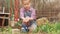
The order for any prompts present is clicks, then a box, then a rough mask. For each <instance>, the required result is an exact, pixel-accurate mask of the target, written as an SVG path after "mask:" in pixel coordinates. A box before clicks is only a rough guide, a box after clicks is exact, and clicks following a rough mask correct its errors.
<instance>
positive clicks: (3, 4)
mask: <svg viewBox="0 0 60 34" xmlns="http://www.w3.org/2000/svg"><path fill="white" fill-rule="evenodd" d="M31 4H32V7H33V8H35V9H36V14H37V15H36V16H37V19H38V18H42V17H47V18H48V19H49V21H50V22H56V21H60V0H31ZM21 7H22V3H21V0H0V16H1V17H2V16H4V15H5V17H9V18H10V21H14V20H15V21H17V19H19V18H20V16H19V12H20V8H21ZM17 13H18V14H17ZM3 21H4V22H5V23H8V22H9V19H5V20H4V19H2V18H0V23H2V22H3ZM0 25H2V24H0Z"/></svg>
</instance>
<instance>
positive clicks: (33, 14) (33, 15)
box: [20, 7, 36, 19]
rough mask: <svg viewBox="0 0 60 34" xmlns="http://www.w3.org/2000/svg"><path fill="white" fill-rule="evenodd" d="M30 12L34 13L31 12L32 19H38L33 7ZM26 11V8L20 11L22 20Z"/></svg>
mask: <svg viewBox="0 0 60 34" xmlns="http://www.w3.org/2000/svg"><path fill="white" fill-rule="evenodd" d="M29 10H30V11H32V12H31V17H32V18H33V19H36V12H35V9H34V8H32V7H31V8H30V9H29ZM24 11H25V8H21V9H20V18H21V19H22V17H24Z"/></svg>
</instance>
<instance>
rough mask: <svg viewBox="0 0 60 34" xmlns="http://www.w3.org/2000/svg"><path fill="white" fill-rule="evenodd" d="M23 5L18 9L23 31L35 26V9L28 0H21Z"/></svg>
mask: <svg viewBox="0 0 60 34" xmlns="http://www.w3.org/2000/svg"><path fill="white" fill-rule="evenodd" d="M22 4H23V7H22V8H21V9H20V18H21V19H22V28H21V30H22V31H23V32H27V31H29V30H30V29H31V30H34V29H35V28H36V27H37V24H36V21H35V20H36V13H35V9H34V8H32V7H31V3H30V0H22Z"/></svg>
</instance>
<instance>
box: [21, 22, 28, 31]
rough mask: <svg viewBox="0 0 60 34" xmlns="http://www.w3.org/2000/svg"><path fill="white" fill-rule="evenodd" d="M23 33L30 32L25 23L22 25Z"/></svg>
mask: <svg viewBox="0 0 60 34" xmlns="http://www.w3.org/2000/svg"><path fill="white" fill-rule="evenodd" d="M21 31H22V32H28V27H27V26H26V25H25V24H24V23H22V28H21Z"/></svg>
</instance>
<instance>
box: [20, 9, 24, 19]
mask: <svg viewBox="0 0 60 34" xmlns="http://www.w3.org/2000/svg"><path fill="white" fill-rule="evenodd" d="M23 18H24V13H23V9H22V8H21V9H20V19H23Z"/></svg>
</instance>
